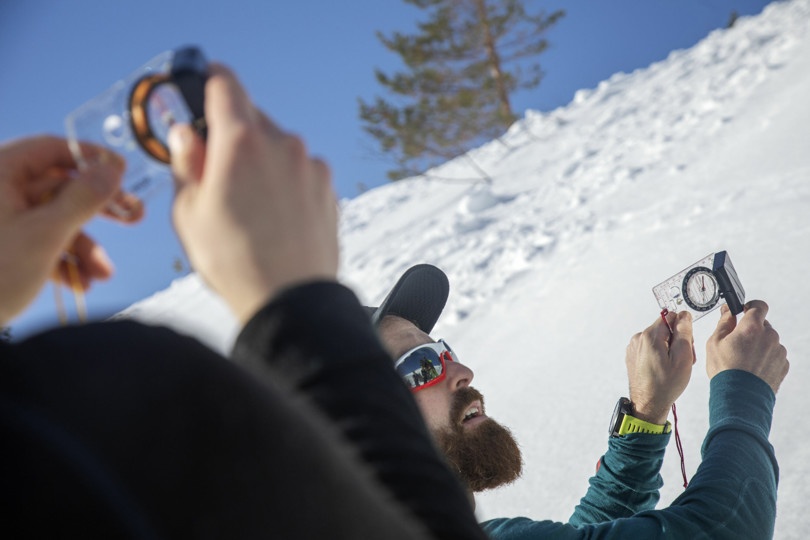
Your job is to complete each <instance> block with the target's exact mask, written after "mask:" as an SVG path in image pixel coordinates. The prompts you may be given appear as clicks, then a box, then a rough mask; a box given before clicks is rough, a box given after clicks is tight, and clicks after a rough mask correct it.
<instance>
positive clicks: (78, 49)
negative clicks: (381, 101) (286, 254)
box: [0, 0, 769, 336]
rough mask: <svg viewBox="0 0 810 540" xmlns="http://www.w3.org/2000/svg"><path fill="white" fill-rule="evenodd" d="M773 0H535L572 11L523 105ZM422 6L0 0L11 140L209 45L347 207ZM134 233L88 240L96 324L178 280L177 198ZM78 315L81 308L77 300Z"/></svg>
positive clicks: (552, 35)
mask: <svg viewBox="0 0 810 540" xmlns="http://www.w3.org/2000/svg"><path fill="white" fill-rule="evenodd" d="M768 3H769V2H766V1H762V0H680V1H678V2H674V1H669V2H662V1H641V0H636V1H631V0H614V1H612V2H604V1H600V0H568V1H563V0H558V1H543V2H540V1H537V0H526V2H525V5H526V6H527V9H528V10H530V11H537V10H539V9H545V10H546V11H549V12H550V11H553V10H556V9H565V10H566V12H567V15H566V17H565V18H564V19H562V21H561V22H560V23H558V24H557V26H556V27H555V28H554V29H552V30H551V31H550V32H549V33H548V35H547V38H548V39H549V41H550V42H551V48H550V50H549V51H548V52H546V53H544V54H543V55H541V56H540V57H539V61H540V63H541V65H542V67H543V70H544V71H545V72H546V77H545V79H544V81H543V83H542V84H541V85H540V86H539V87H538V88H536V89H535V90H533V91H531V92H524V93H522V94H518V95H516V96H514V109H515V110H516V111H522V110H525V109H536V110H542V111H545V110H551V109H554V108H556V107H558V106H563V105H565V104H567V103H568V102H569V101H570V100H571V99H572V98H573V96H574V93H575V92H576V91H577V90H578V89H580V88H592V87H594V86H596V85H597V84H598V83H599V81H601V80H604V79H606V78H608V77H610V76H611V75H612V74H613V73H616V72H619V71H624V72H630V71H633V70H635V69H638V68H643V67H646V66H648V65H649V64H650V63H652V62H655V61H659V60H663V59H664V58H666V56H667V55H668V54H669V52H670V51H672V50H675V49H681V48H688V47H691V46H692V45H694V44H695V43H696V42H698V41H699V40H700V39H701V38H703V37H704V36H705V35H707V34H708V33H709V32H710V31H712V30H713V29H716V28H720V27H723V26H725V24H726V22H727V21H728V19H729V15H730V13H731V12H732V11H737V12H738V13H739V14H740V15H749V14H755V13H759V12H760V11H761V10H762V8H763V7H764V6H765V5H767V4H768ZM420 16H421V13H420V10H418V9H416V8H413V7H412V6H410V5H407V4H405V3H404V2H402V1H401V0H351V1H349V2H334V1H327V0H296V1H289V0H287V1H284V2H280V1H275V0H267V1H258V0H257V1H249V2H231V3H228V4H226V3H224V2H212V1H208V0H197V1H194V2H172V1H169V0H163V1H160V2H158V1H155V0H141V1H138V2H123V1H122V2H109V1H101V0H98V1H90V0H71V1H59V0H40V1H36V0H32V1H25V2H24V1H22V0H0V66H2V76H1V77H0V140H7V139H10V138H14V137H19V136H25V135H32V134H37V133H55V134H63V133H64V124H63V121H64V117H65V116H66V115H67V114H68V113H70V112H71V111H72V110H73V109H75V108H76V107H78V106H79V105H81V104H82V103H84V102H85V101H87V100H88V99H90V98H92V97H94V96H96V95H97V94H99V93H101V92H102V91H103V90H105V89H106V88H108V87H109V86H110V85H111V84H112V83H113V82H115V81H116V80H117V79H119V78H121V77H123V76H125V75H127V74H129V73H130V72H131V71H133V70H134V69H136V68H137V67H139V66H141V65H142V64H143V63H144V62H146V61H147V60H149V59H150V58H152V57H154V56H155V55H156V54H158V53H160V52H162V51H164V50H167V49H171V48H175V47H177V46H180V45H185V44H196V45H199V46H200V47H201V48H202V49H203V50H204V51H205V53H206V54H207V56H208V57H209V58H212V59H217V60H220V61H223V62H225V63H227V64H229V65H230V66H231V67H232V68H233V69H234V70H235V71H236V72H237V74H238V75H239V76H240V77H241V79H242V81H243V82H244V84H245V85H246V86H247V88H248V90H249V92H250V94H251V96H252V97H253V99H254V101H256V102H257V103H258V104H259V105H260V106H261V107H262V108H263V109H264V110H265V111H267V112H268V114H269V115H270V116H271V117H273V118H274V119H275V120H276V121H277V122H278V123H280V124H281V125H282V126H284V127H285V128H286V129H288V130H290V131H294V132H296V133H299V134H301V135H302V136H303V137H304V138H305V140H306V141H307V143H308V146H309V148H310V151H311V152H312V153H314V154H317V155H319V156H321V157H324V158H325V159H326V160H327V161H328V162H329V163H330V165H331V166H332V170H333V173H334V178H335V188H336V190H337V192H338V195H339V196H341V197H354V196H356V195H357V186H358V184H360V183H362V184H364V185H365V186H368V187H374V186H378V185H380V184H383V183H385V182H386V180H385V172H386V171H387V170H388V168H389V167H390V163H388V162H386V161H385V160H384V158H382V157H380V156H379V155H378V154H377V153H376V151H375V150H376V149H375V145H374V141H373V140H371V139H370V138H369V137H367V136H366V135H364V133H363V131H362V127H361V124H360V121H359V119H358V116H357V98H358V97H363V98H366V99H371V98H373V97H374V96H375V94H379V93H380V92H381V89H380V88H379V86H378V85H377V83H376V81H375V79H374V68H380V69H383V70H384V71H387V72H391V71H393V70H395V69H397V68H398V67H399V63H398V59H397V57H396V56H395V55H393V54H391V53H389V52H388V51H387V50H385V49H384V48H383V47H382V45H381V44H380V43H379V42H378V41H377V39H376V37H375V32H376V31H377V30H380V31H383V32H384V33H390V32H392V31H394V30H399V31H402V32H408V31H409V30H411V29H412V28H413V27H414V22H415V21H416V20H418V19H419V18H420ZM147 212H148V216H147V219H146V220H145V222H144V223H142V224H141V225H139V226H137V227H132V228H122V227H119V226H117V225H114V224H112V223H109V222H106V221H102V220H96V221H94V222H92V223H91V224H90V225H89V226H88V232H89V233H90V234H91V235H92V236H94V237H95V238H96V239H97V240H98V241H99V242H101V243H102V244H103V245H104V246H105V248H106V249H107V251H108V252H109V253H110V256H111V258H112V259H113V261H114V262H115V264H116V267H117V273H116V276H115V277H114V278H113V279H112V280H111V281H110V282H108V283H105V284H98V285H96V286H95V287H94V289H93V290H92V291H91V292H90V293H89V294H88V296H87V303H88V308H89V312H90V315H91V317H93V318H100V317H105V316H107V315H110V314H112V313H114V312H116V311H119V310H121V309H123V308H124V307H126V306H128V305H130V304H131V303H132V302H134V301H136V300H139V299H141V298H144V297H146V296H148V295H150V294H152V293H154V292H155V291H158V290H161V289H163V288H165V287H167V286H168V285H169V283H170V282H171V280H172V279H174V278H176V277H179V276H180V275H181V274H180V273H178V272H177V271H176V270H175V269H174V268H173V262H174V260H175V259H176V258H177V257H182V249H181V248H180V246H179V244H178V243H177V241H176V239H175V237H174V233H173V232H172V230H171V226H170V221H169V194H168V192H167V193H164V195H163V196H162V197H158V198H156V199H152V200H150V202H149V204H148V206H147ZM66 299H67V300H68V306H70V305H71V302H70V298H69V295H66ZM55 321H56V309H55V306H54V301H53V293H52V292H51V290H50V287H48V288H47V290H45V291H43V294H41V295H40V297H39V298H38V299H37V301H36V302H35V304H34V305H33V306H32V307H31V308H30V309H29V310H28V311H27V312H26V313H24V314H23V315H22V316H21V317H19V318H18V319H17V320H16V321H15V323H14V324H13V325H12V332H13V333H14V334H16V335H17V336H20V335H23V334H25V333H27V332H30V331H31V330H32V329H34V328H39V327H42V326H44V325H52V324H55Z"/></svg>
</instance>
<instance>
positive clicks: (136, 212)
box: [101, 191, 144, 223]
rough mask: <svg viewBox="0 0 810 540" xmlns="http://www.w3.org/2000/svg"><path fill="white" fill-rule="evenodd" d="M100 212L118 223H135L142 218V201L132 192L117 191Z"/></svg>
mask: <svg viewBox="0 0 810 540" xmlns="http://www.w3.org/2000/svg"><path fill="white" fill-rule="evenodd" d="M101 213H102V214H103V215H104V216H106V217H108V218H111V219H114V220H115V221H118V222H120V223H137V222H138V221H140V220H141V219H142V218H143V215H144V207H143V201H142V200H141V199H139V198H138V197H137V196H136V195H133V194H132V193H127V192H125V191H118V192H117V193H116V194H115V195H113V197H112V199H110V202H109V204H106V205H105V206H104V208H103V209H102V210H101Z"/></svg>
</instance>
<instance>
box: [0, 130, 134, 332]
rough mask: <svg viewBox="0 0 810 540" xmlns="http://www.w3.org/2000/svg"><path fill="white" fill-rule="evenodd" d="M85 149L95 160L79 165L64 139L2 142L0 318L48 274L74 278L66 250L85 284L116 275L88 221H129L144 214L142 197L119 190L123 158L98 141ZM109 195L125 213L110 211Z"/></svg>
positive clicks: (20, 305)
mask: <svg viewBox="0 0 810 540" xmlns="http://www.w3.org/2000/svg"><path fill="white" fill-rule="evenodd" d="M82 150H83V152H84V155H85V156H87V157H88V166H87V168H86V169H85V170H82V171H79V170H78V167H77V164H76V162H75V161H74V159H73V156H72V155H71V153H70V150H69V149H68V145H67V142H66V141H65V140H64V139H62V138H58V137H51V136H39V137H31V138H26V139H20V140H16V141H11V142H7V143H4V144H2V145H0V324H6V323H8V322H9V321H10V320H11V319H12V318H14V317H15V316H16V315H18V314H19V313H20V312H21V311H22V310H23V309H24V308H25V307H26V306H27V305H28V304H29V303H30V302H31V301H33V300H34V298H35V297H36V295H37V293H38V292H39V290H40V289H41V288H42V286H43V285H44V284H45V282H46V281H47V280H48V278H50V277H53V278H54V279H55V280H56V281H59V282H63V283H69V282H70V279H69V277H68V270H67V263H66V261H65V259H64V255H65V253H67V252H70V256H71V257H73V258H74V261H75V264H76V268H77V270H78V282H79V284H80V285H81V288H82V289H83V290H86V289H88V288H89V287H90V284H91V282H92V281H94V280H97V279H107V278H109V277H110V276H111V275H112V272H113V266H112V263H111V262H110V260H109V258H108V257H107V255H106V252H105V251H104V249H103V248H102V247H101V246H100V245H98V244H96V243H95V242H94V241H93V240H92V239H91V238H90V237H88V236H87V235H86V234H84V233H83V232H82V231H81V228H82V226H83V225H84V223H85V222H86V221H88V220H89V219H90V218H92V217H93V216H94V215H96V214H97V213H99V212H101V213H103V214H107V215H108V216H109V217H112V218H113V219H116V220H118V221H122V222H135V221H138V220H139V219H140V218H141V217H142V215H143V207H142V205H141V204H140V202H139V201H138V200H137V199H134V198H133V197H131V196H128V195H126V194H123V193H121V192H120V191H119V190H118V185H119V183H120V181H121V175H122V172H123V170H124V162H123V161H122V160H121V159H120V158H119V157H118V156H116V155H115V154H112V153H110V152H108V151H107V150H105V149H103V148H101V147H98V146H93V145H84V146H83V148H82ZM110 201H115V202H116V203H118V205H119V207H120V208H124V209H126V210H128V212H127V213H126V215H113V214H111V213H110V212H109V211H107V210H106V209H105V207H106V206H107V203H108V202H110Z"/></svg>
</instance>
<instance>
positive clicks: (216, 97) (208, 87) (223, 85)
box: [205, 63, 256, 133]
mask: <svg viewBox="0 0 810 540" xmlns="http://www.w3.org/2000/svg"><path fill="white" fill-rule="evenodd" d="M205 118H206V121H207V122H208V124H209V126H211V128H212V129H211V131H212V133H216V132H217V130H218V129H222V128H220V127H219V126H221V125H224V124H227V123H228V122H232V121H236V122H246V123H252V122H253V121H254V120H256V117H255V108H254V107H253V104H252V102H251V101H250V98H249V97H248V95H247V93H246V92H245V89H244V87H242V85H241V84H240V83H239V81H238V80H237V79H236V76H235V75H234V74H233V73H232V72H231V70H229V69H228V68H226V67H225V66H223V65H222V64H215V63H212V64H210V65H209V67H208V81H207V82H206V84H205Z"/></svg>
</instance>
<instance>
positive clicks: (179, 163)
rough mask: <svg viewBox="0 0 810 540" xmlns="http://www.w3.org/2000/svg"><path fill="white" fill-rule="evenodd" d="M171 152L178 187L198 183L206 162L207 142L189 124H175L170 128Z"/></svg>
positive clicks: (169, 141) (173, 171)
mask: <svg viewBox="0 0 810 540" xmlns="http://www.w3.org/2000/svg"><path fill="white" fill-rule="evenodd" d="M168 143H169V152H170V153H171V160H172V175H173V176H174V180H175V183H176V187H177V188H180V187H182V186H183V185H184V184H188V183H197V182H199V181H200V179H201V178H202V172H203V164H204V163H205V143H204V142H203V141H202V139H200V137H199V136H198V135H197V133H196V132H195V131H194V129H192V127H191V126H190V125H188V124H175V125H174V126H172V128H171V129H170V130H169V138H168Z"/></svg>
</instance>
